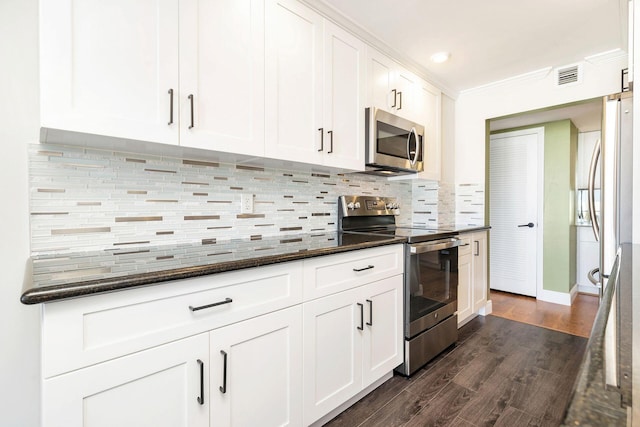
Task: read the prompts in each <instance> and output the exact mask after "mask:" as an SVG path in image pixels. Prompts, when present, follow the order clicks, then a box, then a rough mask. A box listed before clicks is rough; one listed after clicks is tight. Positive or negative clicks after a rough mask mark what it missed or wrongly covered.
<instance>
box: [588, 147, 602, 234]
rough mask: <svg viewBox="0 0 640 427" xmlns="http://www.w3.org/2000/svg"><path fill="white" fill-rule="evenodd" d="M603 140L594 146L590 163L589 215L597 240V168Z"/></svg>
mask: <svg viewBox="0 0 640 427" xmlns="http://www.w3.org/2000/svg"><path fill="white" fill-rule="evenodd" d="M600 150H601V142H600V140H599V139H598V140H597V141H596V145H595V147H593V153H592V154H591V163H589V182H588V194H589V198H588V201H589V217H590V218H591V229H592V230H593V235H594V236H595V238H596V242H598V241H600V224H598V217H597V216H596V196H595V189H596V168H597V166H598V162H599V161H600Z"/></svg>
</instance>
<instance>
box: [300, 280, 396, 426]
mask: <svg viewBox="0 0 640 427" xmlns="http://www.w3.org/2000/svg"><path fill="white" fill-rule="evenodd" d="M303 331H304V345H303V363H304V366H303V369H304V376H303V378H304V392H303V399H304V402H303V407H304V410H303V412H304V425H309V424H311V423H313V422H314V421H317V420H318V419H320V418H321V417H322V416H324V415H326V414H327V413H329V412H331V411H332V410H333V409H335V408H336V407H338V406H339V405H340V404H342V403H344V402H345V401H347V400H348V399H350V398H351V397H353V396H354V395H356V394H357V393H358V392H360V391H361V390H362V389H364V388H366V387H367V386H368V385H370V384H372V383H373V382H374V381H376V380H378V379H380V378H381V377H382V376H384V374H386V373H388V372H390V371H391V370H393V368H395V367H396V366H398V365H399V364H400V363H402V275H397V276H393V277H390V278H386V279H383V280H380V281H378V282H374V283H370V284H368V285H364V286H362V287H358V288H355V289H349V290H347V291H343V292H339V293H336V294H333V295H329V296H326V297H323V298H319V299H316V300H313V301H310V302H306V303H305V304H303Z"/></svg>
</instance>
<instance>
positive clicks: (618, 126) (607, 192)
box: [589, 92, 633, 386]
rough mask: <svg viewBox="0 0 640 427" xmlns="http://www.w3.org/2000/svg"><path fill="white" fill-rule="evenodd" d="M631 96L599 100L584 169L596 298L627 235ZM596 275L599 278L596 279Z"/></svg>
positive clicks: (613, 332) (612, 361)
mask: <svg viewBox="0 0 640 427" xmlns="http://www.w3.org/2000/svg"><path fill="white" fill-rule="evenodd" d="M632 102H633V97H632V92H622V93H618V94H615V95H609V96H607V97H605V98H604V99H603V117H602V130H601V140H600V141H599V142H598V143H597V144H596V147H595V149H594V152H593V156H592V158H591V166H590V170H589V214H590V217H591V218H592V221H591V223H592V227H593V231H594V233H595V237H596V240H598V242H599V244H600V265H599V266H597V267H596V268H594V269H593V270H591V272H590V273H589V276H590V277H589V279H590V280H591V281H592V282H593V283H594V284H597V285H598V286H599V287H600V295H601V296H602V293H603V289H604V288H606V287H607V286H608V285H609V284H610V281H609V280H608V278H609V276H610V275H611V274H612V268H613V267H614V263H615V259H616V254H617V252H618V248H619V247H620V245H621V244H623V243H630V242H631V236H632V233H631V231H632V205H633V200H632V182H633V151H632V150H633V140H632V138H633V129H632V120H633V110H632ZM598 163H600V189H601V190H600V191H601V192H600V213H599V215H596V210H597V209H596V206H595V197H594V189H595V188H596V187H597V186H596V182H595V181H596V174H595V170H596V167H597V165H598ZM596 274H599V278H595V276H596ZM618 298H619V295H617V296H616V297H614V300H613V303H612V306H611V312H610V315H609V320H608V322H607V328H606V338H605V376H606V381H607V384H610V385H613V386H618V385H619V383H620V379H619V373H618V370H617V360H618V357H619V354H618V342H619V340H618V321H617V319H618V308H619V303H617V299H618Z"/></svg>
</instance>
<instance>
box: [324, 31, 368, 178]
mask: <svg viewBox="0 0 640 427" xmlns="http://www.w3.org/2000/svg"><path fill="white" fill-rule="evenodd" d="M324 42H325V49H324V53H325V58H324V66H325V71H324V119H323V125H324V127H325V131H326V132H327V134H325V147H323V148H324V153H325V161H324V163H325V164H326V165H328V166H334V167H340V168H345V169H354V170H364V109H365V78H366V77H365V76H366V73H365V64H366V62H365V45H364V44H363V43H362V41H360V40H359V39H357V38H356V37H354V36H353V35H351V34H349V33H347V32H346V31H344V30H343V29H341V28H339V27H338V26H336V25H334V24H332V23H331V22H329V21H327V20H325V21H324ZM329 132H331V133H329ZM327 136H328V139H329V141H328V143H329V145H328V146H327V145H326V139H327Z"/></svg>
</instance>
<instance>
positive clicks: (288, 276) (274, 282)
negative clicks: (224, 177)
mask: <svg viewBox="0 0 640 427" xmlns="http://www.w3.org/2000/svg"><path fill="white" fill-rule="evenodd" d="M301 283H302V262H301V261H297V262H290V263H284V264H276V265H272V266H267V267H259V268H253V269H247V270H241V271H235V272H229V273H221V274H215V275H210V276H204V277H198V278H193V279H186V280H179V281H174V282H167V283H164V284H160V285H157V286H150V287H146V288H140V289H132V290H128V291H122V292H116V293H112V294H107V295H99V296H94V297H86V298H79V299H75V300H68V301H60V302H54V303H50V304H45V305H44V308H43V333H42V340H43V343H42V347H43V374H44V377H45V378H48V377H50V376H53V375H57V374H60V373H63V372H67V371H70V370H73V369H77V368H81V367H84V366H89V365H92V364H94V363H98V362H102V361H105V360H109V359H112V358H115V357H119V356H122V355H125V354H129V353H133V352H136V351H140V350H143V349H146V348H150V347H153V346H156V345H159V344H163V343H166V342H170V341H174V340H177V339H181V338H184V337H186V336H190V335H195V334H197V333H200V332H204V331H209V330H212V329H216V328H219V327H221V326H225V325H228V324H231V323H235V322H238V321H241V320H245V319H248V318H251V317H255V316H259V315H261V314H265V313H269V312H272V311H275V310H279V309H281V308H285V307H289V306H291V305H294V304H299V303H300V302H301V301H302V286H301ZM217 303H221V304H217ZM200 307H204V308H202V309H199V308H200Z"/></svg>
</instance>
